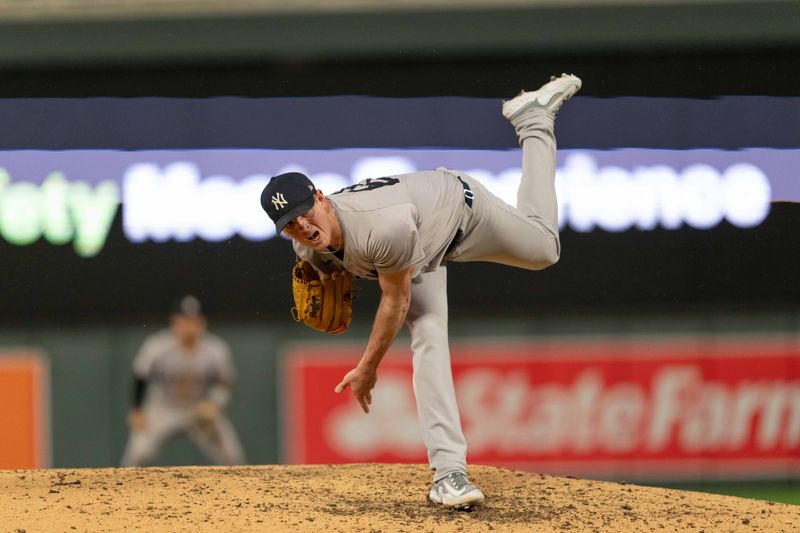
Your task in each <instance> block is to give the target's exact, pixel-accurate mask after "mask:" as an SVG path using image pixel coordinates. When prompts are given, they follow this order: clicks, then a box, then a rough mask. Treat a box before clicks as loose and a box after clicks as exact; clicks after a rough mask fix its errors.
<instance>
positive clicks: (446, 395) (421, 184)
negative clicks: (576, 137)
mask: <svg viewBox="0 0 800 533" xmlns="http://www.w3.org/2000/svg"><path fill="white" fill-rule="evenodd" d="M580 87H581V80H580V79H579V78H578V77H576V76H573V75H567V74H564V75H562V76H560V77H557V78H556V77H553V78H551V80H550V81H549V82H548V83H546V84H545V85H543V86H542V87H541V88H540V89H538V90H536V91H533V92H522V93H520V94H519V95H518V96H516V97H515V98H513V99H512V100H510V101H508V102H505V103H504V104H503V107H502V113H503V116H504V117H505V118H506V119H508V120H509V121H510V122H511V124H512V125H513V127H514V128H515V131H516V133H517V135H518V137H519V143H520V145H521V146H522V181H521V183H520V186H519V190H518V193H517V206H516V207H511V206H509V205H508V204H506V203H505V202H503V201H502V200H500V199H499V198H497V197H495V196H494V195H492V194H491V193H490V192H489V191H488V190H486V189H485V188H484V187H483V186H482V185H481V184H480V183H479V182H478V181H476V180H475V179H473V178H471V177H470V176H468V175H466V174H464V173H463V172H459V171H457V170H449V169H445V168H438V169H436V170H431V171H425V172H414V173H410V174H403V175H397V176H385V177H376V178H374V179H367V180H364V181H362V182H360V183H358V184H356V185H353V186H350V187H346V188H344V189H342V190H341V191H338V192H336V193H333V194H331V195H329V196H325V195H323V194H322V192H320V191H319V190H317V189H316V187H315V186H314V184H313V183H312V182H311V181H310V180H309V179H308V178H307V177H306V176H305V175H303V174H300V173H296V172H293V173H287V174H281V175H279V176H275V177H274V178H272V179H271V180H270V182H269V183H268V184H267V185H266V187H265V188H264V190H263V192H262V195H261V205H262V207H263V209H264V210H265V211H266V212H267V214H268V215H269V217H270V218H271V219H272V221H273V222H274V223H275V227H276V230H277V231H278V232H281V231H283V232H284V234H286V235H287V236H289V237H291V238H292V240H293V246H294V250H295V252H296V254H297V256H298V264H297V265H296V266H295V269H294V273H293V285H294V297H295V308H294V309H293V314H294V316H295V319H296V320H300V321H303V322H305V323H306V324H308V325H310V326H312V327H315V328H316V329H319V330H321V331H326V332H329V333H341V332H342V331H344V330H345V329H346V328H347V325H348V324H349V320H350V311H349V309H350V299H351V294H350V288H349V287H350V285H349V279H350V275H353V276H356V277H359V278H367V279H374V280H377V281H378V284H379V286H380V289H381V297H380V303H379V304H378V309H377V311H376V313H375V319H374V323H373V327H372V332H371V334H370V337H369V340H368V341H367V344H366V346H365V348H364V353H363V355H362V357H361V360H360V361H359V362H358V364H357V365H356V366H355V367H354V368H353V369H352V370H351V371H350V372H348V373H347V374H346V375H345V376H344V377H343V379H342V381H341V382H340V383H339V384H338V385H336V387H335V391H336V392H337V393H339V392H342V391H343V390H345V389H347V388H350V390H351V392H352V393H353V395H354V396H355V398H356V399H357V400H358V402H359V403H360V404H361V407H362V409H363V410H364V412H366V413H368V412H369V407H370V404H371V403H372V389H373V387H374V386H375V383H376V380H377V370H378V365H379V364H380V362H381V359H382V358H383V356H384V354H385V353H386V351H387V350H388V349H389V347H390V346H391V344H392V342H393V341H394V339H395V338H396V336H397V334H398V332H399V331H400V329H401V327H402V326H403V324H405V325H406V326H407V327H408V329H409V332H410V334H411V349H412V352H413V385H414V394H415V397H416V402H417V411H418V416H419V424H420V428H421V430H422V438H423V441H424V443H425V446H426V447H427V450H428V460H429V464H430V467H431V469H433V471H434V476H433V486H432V487H431V489H430V493H429V498H430V500H432V501H433V502H435V503H437V504H442V505H445V506H448V507H454V508H469V507H471V506H473V505H476V504H479V503H481V502H482V501H483V500H484V495H483V493H482V492H481V491H480V489H478V488H477V487H476V486H475V485H474V484H473V483H471V482H470V480H469V479H468V477H467V461H466V453H467V443H466V442H465V439H464V434H463V433H462V430H461V422H460V419H459V413H458V406H457V404H456V397H455V390H454V387H453V378H452V373H451V369H450V352H449V346H448V333H447V269H446V264H447V263H448V262H450V261H459V262H462V261H463V262H466V261H490V262H496V263H502V264H505V265H510V266H514V267H519V268H524V269H528V270H541V269H543V268H545V267H548V266H550V265H552V264H554V263H555V262H556V261H558V259H559V255H560V253H561V246H560V242H559V235H558V215H557V205H558V204H557V201H556V192H555V183H554V182H555V170H556V141H555V134H554V121H555V116H556V113H557V112H558V110H559V109H560V108H561V106H562V104H563V103H564V102H565V101H567V100H568V99H569V98H570V97H571V96H573V95H574V94H575V93H577V92H578V90H579V89H580ZM311 267H313V268H311Z"/></svg>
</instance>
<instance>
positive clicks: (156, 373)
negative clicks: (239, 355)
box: [133, 330, 235, 407]
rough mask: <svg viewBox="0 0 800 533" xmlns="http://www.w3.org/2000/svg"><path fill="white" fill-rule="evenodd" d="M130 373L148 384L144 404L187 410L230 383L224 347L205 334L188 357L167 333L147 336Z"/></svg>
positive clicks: (230, 370) (231, 375) (227, 352)
mask: <svg viewBox="0 0 800 533" xmlns="http://www.w3.org/2000/svg"><path fill="white" fill-rule="evenodd" d="M133 372H134V374H136V376H137V377H139V378H141V379H143V380H145V381H147V382H148V384H149V387H148V391H147V392H148V398H147V401H157V402H160V403H166V404H168V405H173V406H175V407H189V406H192V405H195V404H196V403H197V402H199V401H200V400H203V399H204V398H205V397H206V395H207V394H208V391H209V389H210V388H211V387H212V386H213V385H214V383H217V382H219V381H224V382H227V383H233V380H234V378H235V373H234V369H233V365H232V363H231V356H230V350H229V349H228V345H227V344H226V343H225V342H224V341H223V340H222V339H221V338H219V337H217V336H216V335H214V334H212V333H205V334H204V335H203V336H202V337H201V338H200V339H199V340H198V343H197V346H196V347H195V349H194V352H193V353H191V354H188V353H186V352H185V351H184V349H183V348H182V347H181V346H180V345H179V344H178V340H177V338H176V337H175V334H173V333H172V332H171V331H170V330H163V331H160V332H158V333H155V334H153V335H151V336H150V337H148V338H147V339H146V340H145V342H144V344H143V345H142V348H141V349H140V350H139V353H138V354H137V355H136V358H135V359H134V361H133Z"/></svg>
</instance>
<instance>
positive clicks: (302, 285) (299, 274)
mask: <svg viewBox="0 0 800 533" xmlns="http://www.w3.org/2000/svg"><path fill="white" fill-rule="evenodd" d="M292 293H293V295H294V307H293V308H292V317H293V318H294V319H295V321H297V322H302V323H303V324H305V325H306V326H308V327H310V328H314V329H316V330H318V331H322V332H325V333H332V334H334V335H338V334H339V333H344V332H345V331H346V330H347V327H348V326H349V325H350V318H351V317H352V314H353V276H352V275H350V273H349V272H347V271H346V270H340V271H337V272H334V273H333V274H330V275H328V274H320V273H319V272H317V270H316V269H315V268H314V267H313V266H311V263H309V262H308V261H304V260H302V259H298V260H297V262H296V263H295V265H294V268H293V269H292Z"/></svg>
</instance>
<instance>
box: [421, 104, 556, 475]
mask: <svg viewBox="0 0 800 533" xmlns="http://www.w3.org/2000/svg"><path fill="white" fill-rule="evenodd" d="M512 124H513V126H514V127H515V129H516V131H517V135H518V137H519V141H520V145H521V146H522V181H521V183H520V186H519V190H518V191H517V207H511V206H509V205H508V204H506V203H505V202H503V201H502V200H501V199H499V198H497V197H496V196H494V195H493V194H492V193H490V192H489V191H488V190H487V189H486V188H485V187H484V186H483V185H481V184H480V183H479V182H478V181H476V180H475V179H473V178H471V177H469V176H467V175H465V174H461V173H457V172H456V173H455V174H457V175H458V176H459V177H461V179H463V180H464V181H465V182H467V184H468V185H469V187H470V189H471V190H472V192H473V194H474V199H473V202H472V206H471V207H470V208H469V209H467V214H466V217H465V218H466V220H465V221H464V222H463V223H462V231H463V238H462V240H461V242H460V243H459V244H458V245H457V246H456V247H455V249H454V250H453V252H451V253H450V254H449V255H448V260H450V261H458V262H468V261H488V262H494V263H502V264H504V265H509V266H514V267H519V268H524V269H528V270H541V269H543V268H545V267H547V266H549V265H552V264H553V263H555V262H556V261H558V258H559V254H560V252H561V244H560V241H559V237H558V203H557V200H556V191H555V171H556V140H555V135H554V133H553V126H554V117H553V116H552V115H551V114H550V113H548V112H546V111H544V110H541V109H534V110H532V111H531V112H529V113H526V114H524V115H522V116H521V117H518V118H517V119H516V120H514V121H513V122H512ZM406 324H407V326H408V329H409V332H410V333H411V350H412V352H413V369H414V374H413V385H414V395H415V397H416V403H417V414H418V418H419V424H420V430H421V433H422V440H423V442H424V443H425V446H426V448H427V449H428V462H429V464H430V467H431V469H433V470H434V480H439V479H441V478H443V477H446V476H447V475H449V474H451V473H452V472H455V471H462V472H466V466H467V457H466V455H467V442H466V439H465V438H464V433H463V431H462V429H461V421H460V417H459V413H458V405H457V404H456V395H455V387H454V385H453V376H452V371H451V368H450V348H449V339H448V333H447V269H446V268H445V267H444V266H442V267H440V268H438V269H437V270H435V271H433V272H426V273H423V274H420V275H419V276H418V277H417V278H415V279H414V283H412V286H411V306H410V309H409V311H408V315H407V317H406Z"/></svg>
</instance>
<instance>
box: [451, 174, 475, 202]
mask: <svg viewBox="0 0 800 533" xmlns="http://www.w3.org/2000/svg"><path fill="white" fill-rule="evenodd" d="M456 177H457V178H458V181H460V182H461V186H462V187H464V203H465V204H467V207H472V200H474V199H475V193H474V192H472V189H470V188H469V185H467V182H466V181H464V180H462V179H461V178H460V177H459V176H456Z"/></svg>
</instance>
